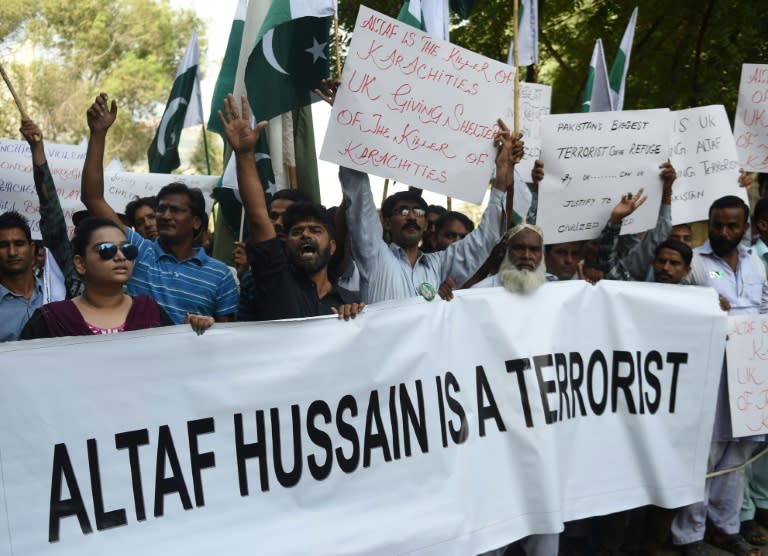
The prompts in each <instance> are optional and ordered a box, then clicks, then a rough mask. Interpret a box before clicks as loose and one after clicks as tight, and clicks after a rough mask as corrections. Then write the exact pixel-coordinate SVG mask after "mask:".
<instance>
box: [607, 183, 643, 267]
mask: <svg viewBox="0 0 768 556" xmlns="http://www.w3.org/2000/svg"><path fill="white" fill-rule="evenodd" d="M643 191H644V190H643V189H642V188H641V189H640V190H639V191H638V192H637V193H636V194H634V195H633V194H632V193H627V194H626V195H623V196H622V197H621V201H619V202H618V204H617V205H616V206H615V207H613V210H612V211H611V216H610V218H608V223H607V224H606V225H605V228H603V231H602V233H601V234H600V239H599V240H598V250H597V258H598V267H599V268H600V270H602V271H603V272H604V273H605V274H606V278H609V279H611V280H620V279H625V278H626V279H628V278H627V277H626V276H624V275H623V274H617V273H618V272H619V270H620V269H619V265H620V264H621V261H620V259H619V255H618V253H617V252H616V243H617V242H618V239H619V234H620V233H621V222H622V220H624V218H626V217H627V216H629V215H630V214H632V213H633V212H635V210H637V208H638V207H640V206H642V204H643V203H645V201H646V199H647V197H646V196H645V195H643Z"/></svg>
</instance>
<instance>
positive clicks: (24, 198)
mask: <svg viewBox="0 0 768 556" xmlns="http://www.w3.org/2000/svg"><path fill="white" fill-rule="evenodd" d="M85 150H86V146H85V144H81V145H59V144H54V143H46V145H45V154H46V158H47V160H48V167H49V169H50V171H51V175H52V176H53V182H54V183H55V184H56V191H57V193H58V195H59V202H60V203H61V208H62V210H63V211H64V217H65V219H66V221H67V226H68V228H69V234H70V235H72V230H73V226H72V215H73V214H74V213H75V212H77V211H79V210H84V209H85V206H83V204H82V203H81V202H80V177H81V175H82V170H83V162H84V161H85ZM174 181H178V182H182V183H186V184H187V185H188V186H190V187H199V188H200V189H202V191H203V194H204V195H205V198H206V205H207V210H208V211H210V210H211V207H212V206H213V200H212V199H211V198H210V193H211V192H212V191H213V188H214V187H215V186H216V183H217V181H218V177H216V176H185V175H177V174H173V175H171V174H142V173H132V172H106V171H105V172H104V198H105V199H106V200H107V202H108V203H109V204H110V205H111V206H112V207H113V208H114V209H115V210H116V211H117V212H123V211H124V209H125V205H126V204H128V202H129V201H131V200H133V199H134V198H135V197H137V196H138V197H147V196H150V195H154V194H156V193H157V192H158V191H160V189H161V188H162V187H163V186H164V185H167V184H169V183H171V182H174ZM9 210H15V211H17V212H19V213H20V214H21V215H22V216H24V217H25V218H26V219H27V220H29V226H30V228H31V230H32V236H33V237H34V238H36V239H40V237H41V236H40V204H39V202H38V200H37V193H36V192H35V182H34V178H33V175H32V153H31V151H30V148H29V145H28V144H27V143H26V142H24V141H15V140H12V139H0V213H2V212H6V211H9Z"/></svg>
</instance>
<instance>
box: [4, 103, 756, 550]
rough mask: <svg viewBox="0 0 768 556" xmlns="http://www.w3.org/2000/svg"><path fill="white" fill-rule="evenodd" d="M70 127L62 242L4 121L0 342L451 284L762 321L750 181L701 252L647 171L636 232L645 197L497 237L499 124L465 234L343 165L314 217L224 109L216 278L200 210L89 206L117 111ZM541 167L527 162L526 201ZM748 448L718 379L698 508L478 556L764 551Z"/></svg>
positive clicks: (182, 197)
mask: <svg viewBox="0 0 768 556" xmlns="http://www.w3.org/2000/svg"><path fill="white" fill-rule="evenodd" d="M86 117H87V121H88V127H89V130H90V138H89V142H88V149H87V154H86V159H85V163H84V167H83V173H82V191H81V200H82V202H83V204H84V205H85V207H86V209H87V215H85V216H84V217H82V216H83V215H80V216H81V217H80V218H77V219H76V220H77V221H76V222H75V224H76V227H75V231H74V235H73V236H72V237H71V238H70V237H68V235H67V224H66V221H65V218H64V214H63V212H62V209H61V206H60V204H59V200H58V197H57V193H56V188H55V184H54V182H53V178H52V173H51V170H50V169H49V167H48V164H47V161H46V157H45V151H44V146H43V139H42V138H43V130H42V129H40V127H39V126H37V125H36V124H35V123H34V122H33V121H31V120H29V119H24V120H22V125H21V133H22V135H23V136H24V138H25V139H26V140H27V141H28V142H29V144H30V147H31V153H32V162H33V176H31V179H33V180H34V184H35V188H36V192H37V196H38V199H39V204H40V217H41V220H40V228H41V233H42V237H43V240H42V246H40V245H38V244H37V243H36V242H34V241H32V237H31V232H30V227H29V225H28V223H27V222H26V220H25V219H24V218H23V217H22V216H21V215H19V214H18V213H16V212H6V213H4V214H2V215H0V341H14V340H20V339H22V340H27V339H35V338H50V337H56V336H72V335H95V334H110V333H119V332H124V331H130V330H138V329H142V328H150V327H158V326H166V325H173V324H183V323H188V324H189V326H191V328H192V329H193V330H194V331H195V332H197V333H198V334H202V333H203V332H204V331H205V330H206V329H208V328H210V327H211V326H213V325H214V322H227V321H233V320H249V321H250V320H277V319H287V318H300V317H313V316H320V315H330V314H336V315H338V317H339V318H344V319H350V318H355V317H356V316H358V315H359V314H360V312H361V311H362V310H363V308H364V307H365V305H366V304H373V303H381V302H385V301H389V300H395V299H402V298H407V297H415V296H422V297H424V298H426V299H428V300H431V299H433V298H442V299H443V300H445V301H439V300H438V301H437V302H449V301H451V299H452V298H453V293H452V292H453V291H454V290H456V289H458V288H467V287H493V286H502V287H504V288H506V289H507V290H509V291H510V292H511V293H512V294H514V295H526V294H529V293H531V292H533V291H534V290H537V289H538V288H539V287H541V286H543V285H544V284H546V283H547V282H549V281H556V280H586V281H588V282H590V283H592V284H594V283H596V282H598V281H599V280H601V279H602V280H623V281H644V282H657V283H662V284H668V285H670V287H682V286H685V285H699V286H708V287H711V288H714V289H715V290H716V291H717V292H718V294H719V298H720V306H721V308H722V310H723V311H727V312H728V313H729V314H732V315H739V314H755V313H765V312H766V311H768V282H766V271H767V269H768V180H766V179H765V176H763V175H760V176H758V182H759V183H760V186H761V187H760V196H761V197H762V198H761V199H760V200H759V201H758V202H757V203H756V205H755V206H754V209H753V210H750V207H749V206H748V205H747V204H745V203H744V202H743V201H742V200H741V198H739V197H736V196H726V197H722V198H720V199H718V200H717V201H715V202H714V203H713V204H712V205H711V207H710V210H709V220H708V239H707V240H706V241H705V242H704V243H703V244H702V245H699V246H697V247H694V242H693V233H692V228H691V226H690V225H689V224H678V225H675V226H673V225H672V216H671V203H672V190H673V187H674V182H675V179H676V172H675V169H674V168H673V167H672V165H671V164H669V163H665V164H663V165H662V166H661V167H660V168H659V179H660V181H661V183H662V187H663V194H662V201H661V206H660V210H659V216H658V221H657V224H656V226H655V227H654V228H653V229H652V230H649V231H648V232H647V233H645V234H640V235H639V236H631V235H624V236H622V235H621V227H622V221H623V220H624V219H625V218H627V217H629V216H630V215H631V214H632V213H633V212H634V211H635V210H636V209H637V208H638V207H640V206H641V205H642V204H643V203H644V202H645V200H646V197H645V195H644V191H643V190H642V189H641V190H640V191H638V192H636V193H627V194H626V195H624V196H623V197H622V199H621V201H620V202H619V203H618V204H617V205H616V206H615V207H613V210H612V212H611V215H610V218H609V220H608V221H607V222H606V223H605V227H604V229H603V231H602V234H601V235H600V238H599V239H598V240H594V241H575V242H568V243H560V244H551V243H547V241H546V238H545V237H544V235H543V232H542V230H541V228H539V227H538V226H536V225H535V221H536V202H535V201H534V204H533V206H532V207H531V211H530V213H529V214H528V215H526V218H524V219H523V221H522V223H520V224H518V225H515V226H512V227H510V225H509V223H510V216H511V215H508V214H507V213H506V211H505V207H506V206H509V205H508V204H507V191H508V190H509V189H510V188H512V187H513V182H514V175H515V171H514V170H515V165H516V164H517V163H518V162H520V160H521V158H522V155H523V141H522V138H521V137H520V136H519V135H517V134H514V133H512V132H510V131H509V129H508V128H507V127H506V125H505V124H504V122H503V121H501V120H499V122H498V127H499V131H498V133H497V134H496V135H495V137H494V138H493V142H494V147H495V149H496V160H495V173H494V177H493V188H492V190H491V196H490V202H489V204H488V207H487V208H486V210H485V213H484V214H483V216H482V220H481V221H480V223H479V225H477V227H475V225H474V223H473V222H472V221H471V220H470V219H469V218H468V217H467V216H465V215H464V214H461V213H460V212H454V211H448V210H446V209H444V208H443V207H439V206H435V205H432V206H428V205H427V203H426V202H425V200H424V199H423V198H422V196H421V193H420V191H418V190H416V191H414V190H409V191H403V192H399V193H396V194H393V195H391V196H389V197H388V198H387V199H385V200H384V202H383V203H382V205H381V210H380V212H379V211H377V209H376V207H375V204H374V199H373V195H372V193H371V187H370V183H369V180H368V176H367V175H366V174H364V173H361V172H359V171H356V170H352V169H349V168H341V169H340V173H339V177H340V181H341V188H342V191H343V193H344V200H343V202H342V204H341V206H339V207H334V208H333V209H326V208H325V207H323V206H321V205H319V204H316V203H313V202H310V201H309V200H308V199H306V198H305V197H303V196H302V195H301V193H299V192H298V191H297V190H284V191H279V192H278V193H277V194H275V195H273V196H272V197H271V198H270V200H269V202H268V201H267V197H266V196H265V193H264V189H263V187H262V184H261V181H260V179H259V175H258V172H257V170H256V164H255V161H254V157H253V152H254V148H255V147H256V143H257V141H258V139H259V136H260V134H261V133H262V131H263V129H264V127H265V126H266V122H260V123H258V124H255V125H253V124H252V123H251V122H250V114H249V109H248V106H247V103H246V102H245V101H244V100H243V101H242V102H240V101H238V100H236V99H234V98H233V97H231V96H230V97H229V98H228V99H227V100H226V102H225V106H224V107H223V109H222V111H221V112H220V113H219V118H220V120H221V122H222V125H223V127H224V131H225V134H226V138H227V141H228V143H229V146H230V147H231V149H232V152H233V155H232V156H234V157H235V161H236V169H237V179H238V187H239V190H240V195H241V198H242V202H243V208H244V211H245V218H246V222H247V226H248V236H247V237H248V239H247V242H245V243H242V242H238V243H237V244H236V245H235V252H234V261H235V267H234V268H232V267H228V266H227V265H226V264H224V263H223V262H221V261H218V260H216V259H214V258H213V257H211V256H210V255H209V254H208V253H207V252H206V250H205V248H204V246H203V245H204V243H205V238H204V236H205V234H206V232H207V230H208V214H207V213H206V207H205V199H204V197H203V194H202V193H201V192H200V191H199V190H197V189H194V188H189V187H187V186H186V185H184V184H182V183H170V184H168V185H166V186H165V187H163V188H162V189H161V190H160V191H159V193H158V194H157V195H156V196H155V197H146V198H141V199H136V200H134V201H131V202H130V203H128V205H127V206H126V207H112V206H110V205H109V204H108V203H107V202H106V201H105V199H104V169H103V157H104V151H105V145H106V140H107V135H108V132H109V129H110V127H111V126H112V124H113V123H114V122H115V120H116V118H117V117H118V106H117V103H116V102H115V101H114V100H110V99H109V98H108V97H107V95H106V94H101V95H99V96H98V97H97V98H96V99H95V101H94V103H93V104H92V105H91V107H90V108H89V109H88V111H87V116H86ZM544 171H545V169H544V167H543V165H542V164H541V162H539V161H537V162H536V164H535V166H534V170H533V173H532V176H531V186H532V187H533V188H534V189H535V188H536V187H537V185H538V183H539V182H540V181H541V180H542V178H543V175H544ZM740 183H741V185H742V186H744V187H749V186H750V185H751V179H750V177H749V176H747V175H745V174H743V173H742V175H741V178H740ZM652 185H653V184H649V187H650V186H652ZM764 186H765V187H764ZM118 210H121V211H122V213H118V212H117V211H118ZM750 222H751V226H750ZM750 231H751V233H750ZM753 238H754V239H755V243H754V245H752V244H751V241H750V240H751V239H753ZM44 253H48V254H49V256H48V257H45V256H42V255H43V254H44ZM43 264H46V265H52V266H54V267H55V268H56V269H57V272H56V273H47V274H46V276H51V277H53V278H51V280H53V283H48V279H44V278H43V275H42V274H41V273H40V267H41V266H42V265H43ZM762 440H763V439H762V438H761V437H752V438H742V439H738V440H737V439H734V438H733V437H732V435H731V427H730V413H729V410H728V396H727V385H726V382H725V380H721V382H720V391H719V394H718V402H717V407H716V416H715V427H714V431H713V436H712V447H711V452H710V459H709V468H710V470H711V471H717V470H722V469H729V468H737V470H736V471H733V472H730V473H726V474H723V475H720V476H717V477H714V478H712V479H708V480H707V486H706V494H705V499H704V501H703V502H701V503H697V504H694V505H692V506H688V507H685V508H680V509H677V510H663V509H661V508H654V507H648V508H639V509H636V510H633V511H630V512H622V513H620V514H615V515H610V516H602V517H600V518H592V519H590V520H584V521H580V522H573V523H569V524H567V526H566V531H565V532H564V533H563V534H562V535H534V536H531V537H528V538H526V539H523V540H522V541H520V542H518V543H515V544H514V545H511V546H509V547H504V548H502V549H499V550H497V551H494V552H493V553H491V554H505V553H507V554H517V553H523V554H528V555H542V556H549V555H555V554H558V553H561V554H623V553H627V551H628V552H629V553H637V554H653V553H655V551H657V550H660V549H661V548H662V547H663V546H664V544H665V543H671V544H672V545H675V546H677V547H678V548H679V550H681V551H682V552H683V553H684V554H691V555H707V554H717V553H719V552H716V551H715V547H718V549H720V550H725V551H726V552H728V553H732V554H738V555H748V556H754V555H758V554H760V553H761V552H760V549H759V548H756V546H759V545H764V544H768V461H766V459H765V458H763V459H759V460H757V461H756V462H755V463H753V464H752V465H750V466H748V467H747V468H746V471H745V470H743V469H740V467H741V466H742V464H744V463H745V462H746V461H747V460H748V459H749V458H750V456H751V455H752V454H753V453H754V452H755V451H756V450H758V449H759V447H760V442H761V441H762Z"/></svg>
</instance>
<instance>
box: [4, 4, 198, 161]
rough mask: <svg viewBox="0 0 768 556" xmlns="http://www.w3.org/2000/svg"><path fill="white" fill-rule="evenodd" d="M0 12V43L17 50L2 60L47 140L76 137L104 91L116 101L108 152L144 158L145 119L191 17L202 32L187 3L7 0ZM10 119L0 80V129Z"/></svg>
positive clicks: (160, 97)
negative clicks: (176, 6)
mask: <svg viewBox="0 0 768 556" xmlns="http://www.w3.org/2000/svg"><path fill="white" fill-rule="evenodd" d="M0 21H2V22H3V23H2V26H0V52H3V53H4V56H3V58H4V59H6V57H7V54H8V53H9V52H12V53H14V54H15V59H16V61H14V62H12V63H11V64H10V67H8V64H6V69H7V70H8V72H9V73H10V75H11V79H12V80H13V83H14V86H15V88H16V91H17V93H18V94H19V96H20V97H21V98H22V99H23V102H24V104H25V108H26V110H27V112H28V113H29V114H30V117H32V118H33V119H35V120H37V121H38V123H40V124H41V126H42V127H43V131H44V134H45V136H46V138H47V140H49V141H57V142H62V143H72V142H79V141H80V140H81V139H82V138H83V137H85V136H86V135H87V126H86V120H85V112H86V110H87V109H88V106H89V105H90V104H91V103H92V102H93V99H94V98H95V96H96V95H97V94H98V93H99V92H101V91H104V92H107V93H108V94H109V95H110V97H111V98H114V99H115V100H117V102H118V105H119V115H118V119H117V122H116V123H115V126H114V129H113V130H112V131H111V132H110V141H109V144H108V149H109V150H108V153H107V154H108V156H118V157H119V158H120V159H121V160H122V161H123V162H124V163H126V164H128V165H131V164H135V163H136V162H138V161H142V162H143V161H144V160H145V158H146V150H147V147H148V145H149V144H150V142H151V141H152V137H153V134H154V131H155V126H154V125H153V123H152V119H153V118H156V117H157V115H158V114H157V113H158V112H159V111H161V110H162V108H163V107H164V105H165V101H166V100H167V97H168V92H169V91H170V89H171V84H172V81H173V77H174V74H175V71H176V68H177V67H178V64H179V62H180V60H181V58H182V56H183V55H184V49H185V47H186V44H187V42H188V41H189V37H190V35H191V33H192V31H193V29H195V28H196V27H197V28H198V29H200V32H199V34H202V25H201V23H200V21H199V20H198V19H197V17H196V16H195V14H194V13H193V12H191V11H189V10H174V9H172V8H171V7H170V5H169V3H168V1H167V0H121V1H120V2H106V3H105V2H97V1H96V0H77V1H76V2H67V3H63V2H61V0H40V1H38V2H36V3H34V4H30V3H29V2H19V1H18V0H6V1H5V2H3V3H2V7H0ZM201 42H202V41H201ZM202 50H204V44H201V51H202ZM30 53H31V56H30ZM18 128H19V115H18V111H17V110H16V108H15V106H14V105H13V101H12V100H11V97H10V95H9V94H8V93H7V91H6V90H5V88H4V87H3V88H2V92H1V93H0V133H2V134H3V135H4V136H6V137H17V136H18Z"/></svg>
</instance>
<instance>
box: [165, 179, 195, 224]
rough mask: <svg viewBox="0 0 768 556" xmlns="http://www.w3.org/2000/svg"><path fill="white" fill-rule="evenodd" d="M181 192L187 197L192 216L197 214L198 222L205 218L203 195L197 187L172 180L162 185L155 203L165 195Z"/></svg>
mask: <svg viewBox="0 0 768 556" xmlns="http://www.w3.org/2000/svg"><path fill="white" fill-rule="evenodd" d="M176 194H182V195H186V196H187V197H189V210H191V211H192V215H193V216H197V217H198V218H199V219H200V222H203V221H204V220H205V219H206V215H205V197H204V196H203V192H202V191H200V189H199V188H197V187H189V186H187V184H185V183H181V182H173V183H169V184H168V185H166V186H164V187H163V188H162V189H161V190H160V191H159V192H158V194H157V204H159V203H160V201H161V200H162V199H163V197H165V196H166V195H176Z"/></svg>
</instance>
